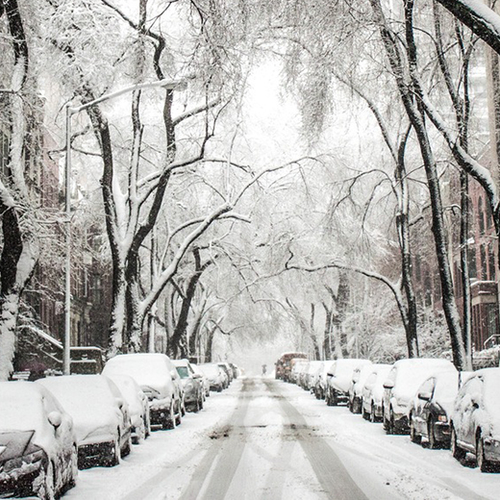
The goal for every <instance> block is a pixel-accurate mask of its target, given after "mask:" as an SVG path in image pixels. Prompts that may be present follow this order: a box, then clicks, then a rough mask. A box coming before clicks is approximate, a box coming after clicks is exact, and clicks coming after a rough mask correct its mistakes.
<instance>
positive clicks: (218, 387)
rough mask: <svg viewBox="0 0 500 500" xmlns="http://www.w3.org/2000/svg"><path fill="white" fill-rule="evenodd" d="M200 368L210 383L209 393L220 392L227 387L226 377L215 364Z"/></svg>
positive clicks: (206, 364)
mask: <svg viewBox="0 0 500 500" xmlns="http://www.w3.org/2000/svg"><path fill="white" fill-rule="evenodd" d="M200 368H201V369H202V370H203V373H204V374H205V375H206V377H207V379H208V381H209V383H210V390H211V391H217V392H221V391H222V389H225V388H226V387H227V384H228V380H227V375H226V373H225V372H224V370H223V369H222V368H221V367H220V366H219V365H218V364H217V363H204V364H202V365H200Z"/></svg>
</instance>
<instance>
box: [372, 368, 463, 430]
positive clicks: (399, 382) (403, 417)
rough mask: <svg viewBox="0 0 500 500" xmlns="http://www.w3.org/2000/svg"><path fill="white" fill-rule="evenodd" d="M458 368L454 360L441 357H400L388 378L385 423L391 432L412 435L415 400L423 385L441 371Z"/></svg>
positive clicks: (384, 409) (384, 399)
mask: <svg viewBox="0 0 500 500" xmlns="http://www.w3.org/2000/svg"><path fill="white" fill-rule="evenodd" d="M445 370H452V371H453V370H456V368H455V367H454V366H453V364H452V363H451V361H448V360H447V359H437V358H412V359H400V360H398V361H396V362H395V363H394V364H393V365H392V368H391V370H390V371H389V374H388V375H387V379H386V380H385V381H384V397H383V416H382V418H383V422H384V429H385V430H386V432H387V433H388V434H395V433H402V434H408V433H409V431H410V427H409V425H408V423H409V422H408V415H409V413H410V407H411V402H412V401H413V397H414V396H415V393H416V392H417V389H418V388H419V386H420V384H421V383H422V382H423V381H424V380H425V379H426V378H427V377H430V376H431V375H433V374H434V373H437V372H439V371H445Z"/></svg>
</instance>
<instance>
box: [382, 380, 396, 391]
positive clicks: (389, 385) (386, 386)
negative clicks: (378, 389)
mask: <svg viewBox="0 0 500 500" xmlns="http://www.w3.org/2000/svg"><path fill="white" fill-rule="evenodd" d="M393 388H394V382H393V381H392V380H386V381H385V382H384V389H393Z"/></svg>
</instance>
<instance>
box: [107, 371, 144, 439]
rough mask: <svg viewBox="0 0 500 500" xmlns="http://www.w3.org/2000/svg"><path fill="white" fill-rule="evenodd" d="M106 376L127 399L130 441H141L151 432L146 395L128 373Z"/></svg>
mask: <svg viewBox="0 0 500 500" xmlns="http://www.w3.org/2000/svg"><path fill="white" fill-rule="evenodd" d="M106 376H107V377H108V378H110V379H111V380H112V381H113V382H114V383H115V385H116V386H117V387H118V389H120V392H121V393H122V395H123V397H124V398H125V400H126V401H127V404H128V411H129V415H130V424H131V426H132V428H131V433H132V443H134V444H140V443H142V442H143V441H144V440H145V439H146V438H147V437H148V436H149V435H150V434H151V419H150V417H149V400H148V397H147V396H146V394H144V391H143V390H142V389H141V388H140V387H139V384H138V383H137V382H136V381H135V380H134V379H133V378H132V377H131V376H130V375H118V374H109V375H106Z"/></svg>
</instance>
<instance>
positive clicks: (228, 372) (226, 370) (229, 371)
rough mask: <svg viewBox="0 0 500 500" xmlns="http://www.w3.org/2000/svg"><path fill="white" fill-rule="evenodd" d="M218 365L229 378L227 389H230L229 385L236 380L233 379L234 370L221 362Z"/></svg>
mask: <svg viewBox="0 0 500 500" xmlns="http://www.w3.org/2000/svg"><path fill="white" fill-rule="evenodd" d="M217 364H218V365H219V366H220V367H221V368H222V369H223V370H224V373H225V374H226V376H227V386H226V387H229V384H231V382H232V381H233V378H234V377H233V369H232V368H231V367H230V366H229V363H225V362H220V363H217Z"/></svg>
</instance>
